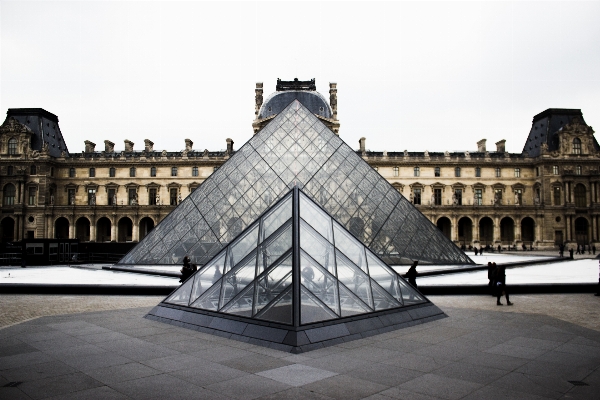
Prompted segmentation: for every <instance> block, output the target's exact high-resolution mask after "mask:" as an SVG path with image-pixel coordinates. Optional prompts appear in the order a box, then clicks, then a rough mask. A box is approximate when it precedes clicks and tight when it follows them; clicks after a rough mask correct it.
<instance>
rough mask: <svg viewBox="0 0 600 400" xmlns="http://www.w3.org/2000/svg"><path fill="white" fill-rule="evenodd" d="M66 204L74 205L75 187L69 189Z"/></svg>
mask: <svg viewBox="0 0 600 400" xmlns="http://www.w3.org/2000/svg"><path fill="white" fill-rule="evenodd" d="M67 204H69V205H70V206H74V205H75V189H69V197H68V198H67Z"/></svg>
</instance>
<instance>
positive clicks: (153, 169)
mask: <svg viewBox="0 0 600 400" xmlns="http://www.w3.org/2000/svg"><path fill="white" fill-rule="evenodd" d="M150 176H156V167H152V168H150Z"/></svg>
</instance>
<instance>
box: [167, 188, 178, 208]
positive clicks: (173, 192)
mask: <svg viewBox="0 0 600 400" xmlns="http://www.w3.org/2000/svg"><path fill="white" fill-rule="evenodd" d="M169 197H170V200H171V205H172V206H176V205H177V189H171V190H169Z"/></svg>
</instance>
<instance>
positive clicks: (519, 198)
mask: <svg viewBox="0 0 600 400" xmlns="http://www.w3.org/2000/svg"><path fill="white" fill-rule="evenodd" d="M515 204H520V205H522V204H523V189H515Z"/></svg>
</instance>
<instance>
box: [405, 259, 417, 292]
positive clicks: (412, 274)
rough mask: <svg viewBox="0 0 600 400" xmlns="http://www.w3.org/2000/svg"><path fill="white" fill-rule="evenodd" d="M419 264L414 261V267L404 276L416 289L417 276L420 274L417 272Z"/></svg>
mask: <svg viewBox="0 0 600 400" xmlns="http://www.w3.org/2000/svg"><path fill="white" fill-rule="evenodd" d="M418 263H419V261H413V263H412V265H411V266H410V268H409V269H408V271H407V272H406V275H404V276H405V277H406V278H407V279H408V283H410V284H411V285H412V287H414V288H415V289H416V288H417V275H418V274H419V273H418V272H417V264H418Z"/></svg>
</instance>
